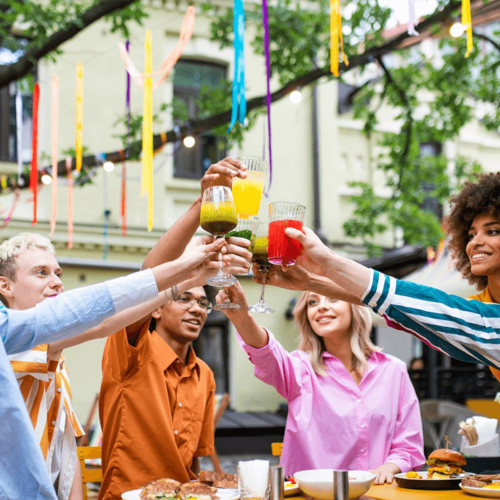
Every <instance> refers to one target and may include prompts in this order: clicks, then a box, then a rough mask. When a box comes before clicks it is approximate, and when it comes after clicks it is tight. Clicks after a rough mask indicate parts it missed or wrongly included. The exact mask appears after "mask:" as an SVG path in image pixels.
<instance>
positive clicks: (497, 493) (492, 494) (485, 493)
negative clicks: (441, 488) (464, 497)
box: [459, 481, 500, 498]
mask: <svg viewBox="0 0 500 500" xmlns="http://www.w3.org/2000/svg"><path fill="white" fill-rule="evenodd" d="M499 482H500V481H493V483H499ZM459 486H460V488H462V489H463V490H464V491H466V492H467V493H470V494H471V495H475V496H477V497H483V498H500V490H489V489H488V488H474V487H472V486H462V483H460V484H459Z"/></svg>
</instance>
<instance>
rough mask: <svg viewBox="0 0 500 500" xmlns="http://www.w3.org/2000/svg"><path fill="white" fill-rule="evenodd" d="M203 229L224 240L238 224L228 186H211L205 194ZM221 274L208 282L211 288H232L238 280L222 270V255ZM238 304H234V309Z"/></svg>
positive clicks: (220, 255)
mask: <svg viewBox="0 0 500 500" xmlns="http://www.w3.org/2000/svg"><path fill="white" fill-rule="evenodd" d="M200 224H201V227H202V228H203V229H204V230H205V231H207V232H209V233H211V234H213V235H214V236H215V238H224V236H225V235H226V234H227V233H229V231H231V230H232V229H234V228H235V227H236V225H237V224H238V217H237V216H236V209H235V207H234V200H233V195H232V193H231V189H229V188H228V187H226V186H211V187H209V188H207V189H205V191H204V192H203V200H202V203H201V214H200ZM219 262H220V267H219V272H218V273H217V275H216V276H214V277H213V278H209V279H208V280H207V284H208V285H211V286H218V287H224V286H231V285H234V284H235V283H237V282H238V280H237V279H236V278H235V277H234V276H232V275H231V274H228V273H225V272H224V271H223V269H222V253H221V252H220V253H219ZM236 305H237V304H233V307H234V306H236ZM238 307H239V306H238Z"/></svg>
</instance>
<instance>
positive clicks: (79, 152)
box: [75, 63, 83, 172]
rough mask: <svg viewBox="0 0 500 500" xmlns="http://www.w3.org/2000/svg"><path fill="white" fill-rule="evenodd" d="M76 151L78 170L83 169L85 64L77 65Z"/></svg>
mask: <svg viewBox="0 0 500 500" xmlns="http://www.w3.org/2000/svg"><path fill="white" fill-rule="evenodd" d="M75 152H76V170H77V172H80V170H81V169H82V156H83V64H82V63H78V64H77V65H76V89H75Z"/></svg>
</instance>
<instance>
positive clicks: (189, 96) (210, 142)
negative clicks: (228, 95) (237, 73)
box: [174, 60, 226, 179]
mask: <svg viewBox="0 0 500 500" xmlns="http://www.w3.org/2000/svg"><path fill="white" fill-rule="evenodd" d="M225 79H226V66H223V65H221V64H213V63H207V62H201V61H186V60H181V61H179V62H178V63H177V64H176V66H175V75H174V99H176V101H177V104H181V105H182V106H183V107H184V108H185V110H186V111H187V116H188V119H189V120H195V119H196V118H197V117H198V109H197V105H196V100H197V98H198V96H199V93H200V89H201V88H202V87H203V86H205V85H206V86H208V87H209V88H215V87H217V86H219V85H221V84H222V83H223V82H224V81H225ZM174 123H175V124H176V125H178V126H182V125H184V122H183V121H182V120H181V119H178V118H175V117H174ZM225 156H226V146H225V141H224V139H223V138H220V137H216V136H214V135H213V134H212V133H210V132H205V133H204V134H202V135H201V136H198V137H196V144H195V145H194V147H192V148H189V149H188V148H186V147H184V146H183V145H180V146H179V147H178V148H177V149H176V151H175V153H174V177H181V178H187V179H201V178H202V177H203V175H204V174H205V172H206V171H207V169H208V168H209V167H210V165H211V164H212V163H216V162H218V161H219V160H221V159H223V158H224V157H225Z"/></svg>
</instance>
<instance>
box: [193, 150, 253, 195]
mask: <svg viewBox="0 0 500 500" xmlns="http://www.w3.org/2000/svg"><path fill="white" fill-rule="evenodd" d="M246 169H247V167H246V166H245V165H243V163H241V162H240V161H238V160H236V159H235V158H231V157H227V158H224V159H223V160H220V161H219V162H217V163H214V164H212V165H210V167H209V168H208V170H207V171H206V172H205V175H204V176H203V178H202V179H201V194H203V192H204V191H205V189H207V188H209V187H211V186H227V187H228V188H232V187H233V177H239V178H240V179H245V178H246V176H247V173H246Z"/></svg>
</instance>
